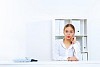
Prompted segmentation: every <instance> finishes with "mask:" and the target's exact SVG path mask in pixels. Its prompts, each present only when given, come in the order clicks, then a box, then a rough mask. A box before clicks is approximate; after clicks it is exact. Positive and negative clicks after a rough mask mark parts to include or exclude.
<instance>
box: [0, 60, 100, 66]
mask: <svg viewBox="0 0 100 67" xmlns="http://www.w3.org/2000/svg"><path fill="white" fill-rule="evenodd" d="M55 64H57V65H62V64H63V65H66V64H100V61H73V62H71V61H37V62H13V61H0V65H55Z"/></svg>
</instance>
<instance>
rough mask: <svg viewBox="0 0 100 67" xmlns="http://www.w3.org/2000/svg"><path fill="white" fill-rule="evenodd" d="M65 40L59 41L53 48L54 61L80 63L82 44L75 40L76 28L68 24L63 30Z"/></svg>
mask: <svg viewBox="0 0 100 67" xmlns="http://www.w3.org/2000/svg"><path fill="white" fill-rule="evenodd" d="M63 33H64V38H63V39H62V40H57V41H56V42H55V46H54V48H53V59H54V60H67V61H79V60H81V51H80V44H79V42H78V41H76V40H75V37H74V35H75V27H74V26H73V25H72V24H67V25H65V27H64V30H63Z"/></svg>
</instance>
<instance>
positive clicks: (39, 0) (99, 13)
mask: <svg viewBox="0 0 100 67" xmlns="http://www.w3.org/2000/svg"><path fill="white" fill-rule="evenodd" d="M99 3H100V1H99V0H0V59H2V58H3V59H12V58H17V57H26V56H28V57H33V58H36V59H38V60H42V61H45V60H51V33H52V31H51V28H52V26H51V23H52V19H53V18H55V17H56V18H57V17H61V18H62V17H66V18H86V19H87V20H88V21H87V22H88V48H89V60H96V61H98V60H99V59H100V53H99V51H100V44H99V42H100V40H99V38H100V31H99V30H100V26H99V25H100V4H99Z"/></svg>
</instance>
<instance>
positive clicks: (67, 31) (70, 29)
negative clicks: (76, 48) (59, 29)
mask: <svg viewBox="0 0 100 67" xmlns="http://www.w3.org/2000/svg"><path fill="white" fill-rule="evenodd" d="M74 34H75V28H74V26H73V25H72V24H69V25H66V26H65V27H64V35H65V38H66V39H68V40H69V39H71V38H72V37H73V36H74Z"/></svg>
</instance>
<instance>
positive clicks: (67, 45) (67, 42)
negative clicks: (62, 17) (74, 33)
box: [63, 38, 71, 48]
mask: <svg viewBox="0 0 100 67" xmlns="http://www.w3.org/2000/svg"><path fill="white" fill-rule="evenodd" d="M63 42H64V44H65V46H66V47H67V48H68V47H69V46H70V45H71V40H69V39H65V38H64V40H63Z"/></svg>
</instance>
